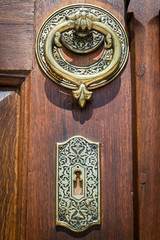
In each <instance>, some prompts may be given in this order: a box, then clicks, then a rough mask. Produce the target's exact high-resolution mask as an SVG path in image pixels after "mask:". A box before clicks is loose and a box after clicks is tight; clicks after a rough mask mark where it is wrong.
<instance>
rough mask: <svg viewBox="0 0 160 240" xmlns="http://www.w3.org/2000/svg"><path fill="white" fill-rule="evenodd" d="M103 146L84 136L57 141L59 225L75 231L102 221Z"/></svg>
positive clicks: (57, 210)
mask: <svg viewBox="0 0 160 240" xmlns="http://www.w3.org/2000/svg"><path fill="white" fill-rule="evenodd" d="M99 148H100V146H99V143H95V142H91V141H89V140H87V139H86V138H84V137H81V136H74V137H72V138H70V139H68V140H67V141H66V142H62V143H57V160H56V161H57V167H56V225H60V226H64V227H66V228H69V229H70V230H72V231H74V232H81V231H84V230H86V229H87V228H88V227H90V226H92V225H100V222H101V221H100V208H101V206H100V156H99V155H100V149H99Z"/></svg>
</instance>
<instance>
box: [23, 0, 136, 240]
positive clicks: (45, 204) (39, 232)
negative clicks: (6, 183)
mask: <svg viewBox="0 0 160 240" xmlns="http://www.w3.org/2000/svg"><path fill="white" fill-rule="evenodd" d="M76 2H78V1H68V2H63V3H62V4H60V6H57V5H58V2H53V1H49V0H48V1H37V2H36V23H35V24H36V32H37V31H38V29H39V27H40V26H41V24H42V22H43V21H44V20H45V18H46V17H47V16H49V14H51V12H52V11H53V10H54V9H55V8H56V9H58V8H59V7H62V6H65V5H67V4H71V3H76ZM81 2H85V1H81ZM87 2H88V3H92V4H96V5H98V6H101V7H104V8H106V9H107V10H109V11H110V12H112V13H113V14H114V15H115V16H116V17H117V18H119V19H120V21H122V22H124V19H123V15H122V14H123V12H124V3H123V1H116V2H117V3H118V4H119V5H120V4H121V6H122V7H121V8H120V12H119V11H116V10H115V9H114V6H113V8H112V4H105V3H102V2H98V1H87ZM30 89H31V103H30V134H29V146H30V147H29V162H28V164H29V165H28V171H29V174H28V197H27V202H28V204H27V225H26V227H27V229H26V239H27V240H30V239H33V240H38V239H39V240H41V239H43V240H53V239H65V240H72V239H77V238H80V237H81V238H82V239H86V240H91V239H101V240H104V239H107V240H113V239H118V240H122V239H123V240H124V239H127V240H128V239H130V240H133V194H132V126H131V119H132V113H131V75H130V64H129V63H128V64H127V66H126V68H125V71H124V73H123V74H122V75H121V76H119V77H118V78H117V79H116V80H114V81H113V82H112V83H110V84H108V85H107V86H105V87H103V88H100V89H97V90H95V91H94V94H93V98H92V100H91V101H90V102H89V103H87V105H86V107H85V108H84V109H80V108H79V106H78V104H77V102H76V101H75V100H74V99H73V97H72V93H71V91H70V90H67V89H64V88H61V87H59V86H58V85H56V84H55V83H54V82H52V81H51V80H50V79H48V78H47V77H46V76H45V75H44V74H43V73H42V71H41V70H40V68H39V66H38V64H37V65H36V68H35V69H34V70H33V71H32V73H31V88H30ZM74 135H82V136H84V137H86V138H89V139H91V140H93V141H96V142H97V141H100V142H101V146H102V151H101V166H102V172H101V173H102V184H101V185H102V193H103V194H102V225H101V228H100V229H97V228H96V227H93V228H92V229H91V230H90V229H89V230H88V231H86V232H84V233H82V234H78V235H77V234H75V233H71V232H70V231H69V230H66V229H64V228H63V229H56V228H55V144H56V142H61V141H64V140H66V139H68V138H70V137H72V136H74Z"/></svg>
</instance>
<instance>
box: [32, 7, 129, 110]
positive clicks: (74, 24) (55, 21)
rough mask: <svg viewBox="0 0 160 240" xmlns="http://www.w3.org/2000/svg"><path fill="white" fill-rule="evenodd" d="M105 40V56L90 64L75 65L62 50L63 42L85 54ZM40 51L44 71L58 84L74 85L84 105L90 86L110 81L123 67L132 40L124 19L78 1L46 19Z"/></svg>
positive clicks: (41, 31) (76, 95)
mask: <svg viewBox="0 0 160 240" xmlns="http://www.w3.org/2000/svg"><path fill="white" fill-rule="evenodd" d="M94 34H97V36H98V38H99V43H98V42H96V41H97V38H93V36H94ZM70 35H71V36H72V38H71V41H69V39H70V38H69V36H70ZM66 39H67V40H66ZM89 39H92V43H93V44H90V42H89ZM95 39H96V40H95ZM74 40H75V42H74V43H75V44H73V41H74ZM102 41H103V42H104V43H103V45H104V48H103V54H102V56H101V57H100V59H99V60H98V61H96V62H95V63H94V64H91V65H89V66H84V67H79V66H76V65H73V64H71V63H69V62H68V61H67V60H66V59H65V58H64V56H63V54H62V52H61V47H62V44H64V45H65V46H67V47H68V48H69V49H70V50H71V51H74V52H79V53H81V54H82V53H85V52H86V51H93V50H94V49H95V48H97V47H98V46H99V45H100V44H101V43H102ZM69 43H71V44H69ZM36 52H37V58H38V60H39V63H40V66H41V67H42V69H43V70H44V72H45V73H46V74H47V75H48V76H49V77H50V78H51V79H52V80H54V81H56V82H57V83H58V84H60V85H63V86H65V87H67V88H71V89H74V91H73V96H74V97H75V98H76V99H78V100H79V104H80V106H81V107H84V105H85V102H86V100H89V99H90V98H91V96H92V92H91V91H89V90H91V89H94V88H97V87H100V86H103V85H105V84H107V83H108V82H110V81H112V80H113V79H114V78H115V77H116V76H117V75H118V74H119V73H120V72H121V71H122V69H123V67H124V65H125V63H126V61H127V57H128V40H127V35H126V33H125V30H124V28H123V27H122V25H121V23H120V22H119V21H118V20H117V19H116V18H115V17H114V16H113V15H111V14H110V13H109V12H107V11H106V10H104V9H102V8H99V7H97V6H93V5H89V4H75V5H71V6H67V7H65V8H63V9H60V10H58V11H57V12H55V13H53V14H52V15H51V16H50V17H49V18H48V19H47V20H46V21H45V22H44V24H43V25H42V27H41V29H40V31H39V34H38V37H37V45H36Z"/></svg>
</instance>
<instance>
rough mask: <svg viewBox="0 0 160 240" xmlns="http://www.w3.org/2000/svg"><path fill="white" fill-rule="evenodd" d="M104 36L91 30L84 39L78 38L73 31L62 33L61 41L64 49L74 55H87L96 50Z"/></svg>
mask: <svg viewBox="0 0 160 240" xmlns="http://www.w3.org/2000/svg"><path fill="white" fill-rule="evenodd" d="M103 39H104V36H103V35H102V34H101V33H99V32H97V31H94V30H91V31H90V32H89V34H88V35H87V36H85V37H80V36H78V35H77V34H76V31H75V30H70V31H68V32H64V33H62V37H61V41H62V43H63V44H64V46H65V47H67V48H68V49H70V50H71V51H72V52H76V53H89V52H91V51H93V50H95V49H96V48H98V47H99V46H100V45H101V44H102V42H103Z"/></svg>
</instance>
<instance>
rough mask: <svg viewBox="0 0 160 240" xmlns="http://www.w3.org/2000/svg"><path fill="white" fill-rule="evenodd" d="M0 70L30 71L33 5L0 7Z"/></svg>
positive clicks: (17, 4)
mask: <svg viewBox="0 0 160 240" xmlns="http://www.w3.org/2000/svg"><path fill="white" fill-rule="evenodd" d="M0 32H1V34H0V59H1V61H0V70H31V69H32V67H33V62H32V61H33V54H34V50H33V48H34V46H33V43H34V3H33V2H25V3H23V2H14V3H5V2H2V3H1V5H0Z"/></svg>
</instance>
